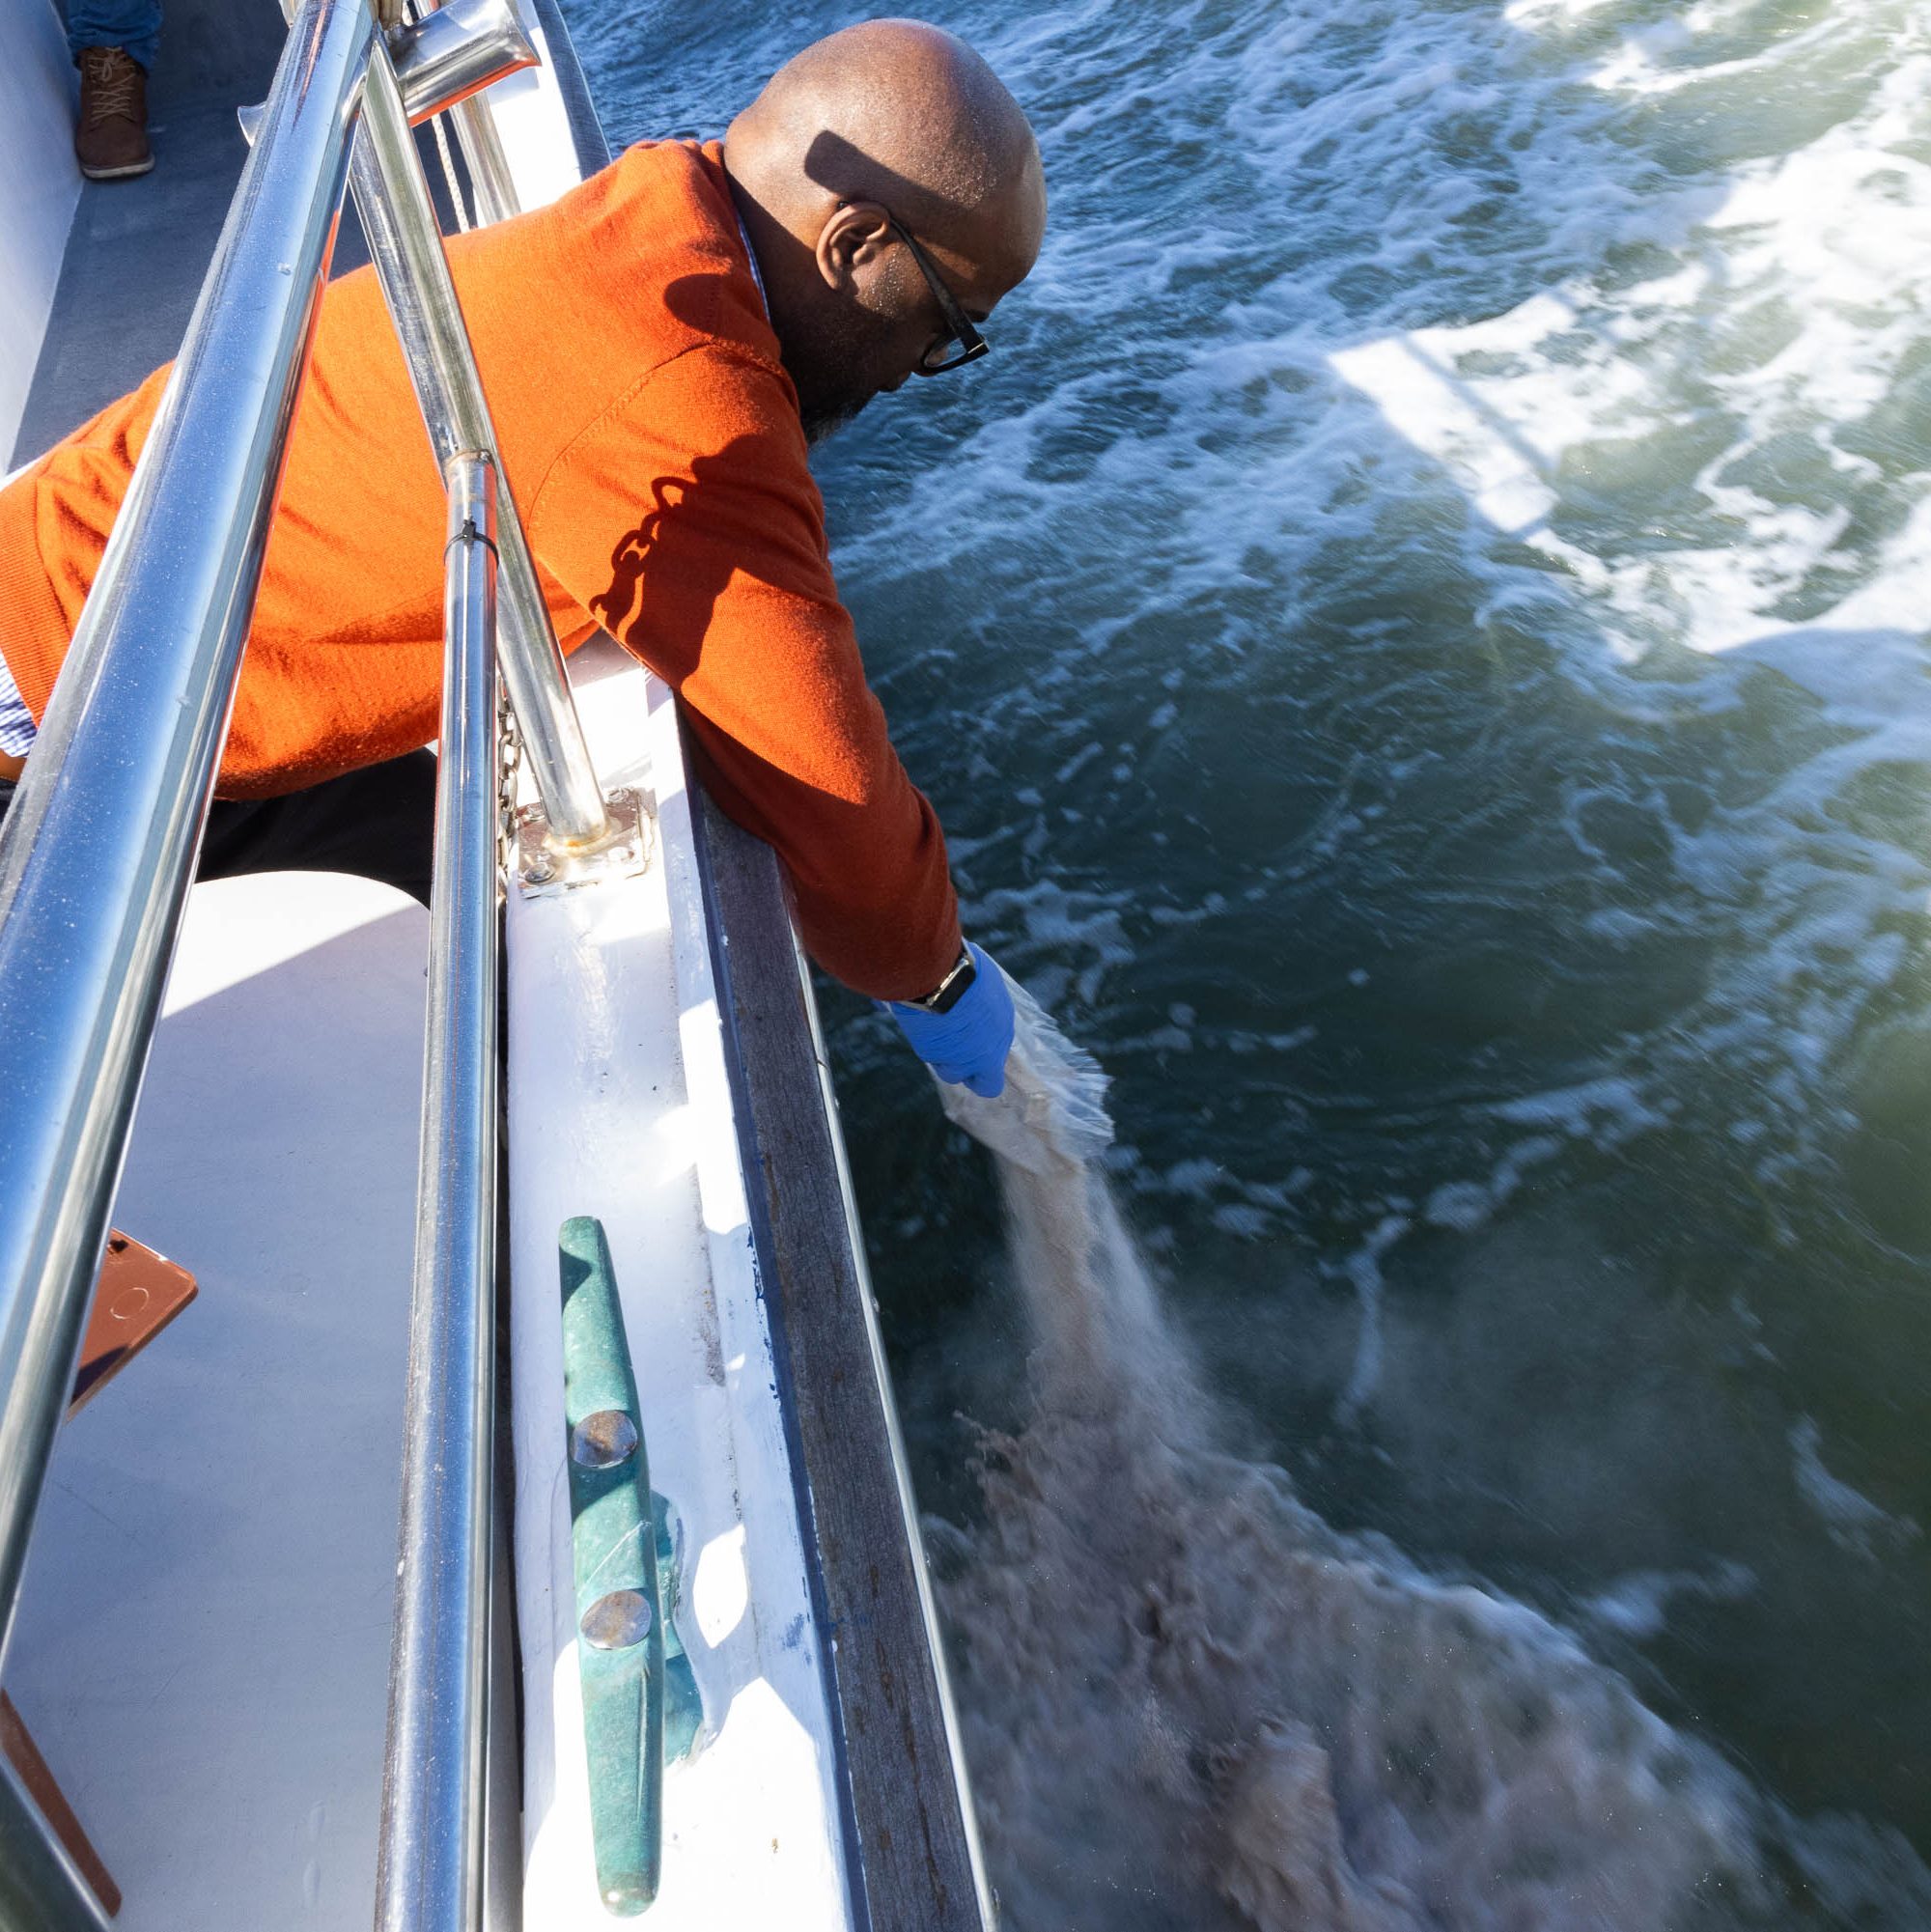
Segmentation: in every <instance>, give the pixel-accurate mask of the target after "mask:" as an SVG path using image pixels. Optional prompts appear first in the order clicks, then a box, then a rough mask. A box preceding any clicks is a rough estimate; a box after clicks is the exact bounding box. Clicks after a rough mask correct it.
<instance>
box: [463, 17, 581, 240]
mask: <svg viewBox="0 0 1931 1932" xmlns="http://www.w3.org/2000/svg"><path fill="white" fill-rule="evenodd" d="M521 13H522V18H523V26H524V28H525V30H526V31H527V32H528V34H529V37H530V39H531V41H532V42H535V45H536V50H537V53H538V54H539V56H540V57H541V59H542V63H543V64H542V66H540V67H534V68H525V69H523V70H522V71H521V72H520V73H513V74H510V75H509V76H507V77H506V78H505V79H502V80H499V81H497V82H496V83H495V84H494V85H493V86H492V87H491V88H490V91H489V93H488V95H486V96H485V97H484V98H486V99H487V100H488V101H489V103H490V114H491V115H492V116H493V117H494V118H495V122H496V133H497V137H498V139H500V140H501V142H502V144H503V158H504V159H505V160H507V161H508V162H509V164H510V173H511V175H512V176H513V177H514V179H515V181H516V183H517V194H518V199H519V200H520V201H521V203H522V205H523V207H524V208H525V209H532V208H547V207H548V206H549V204H550V203H551V202H553V201H554V200H556V198H557V197H558V196H559V195H561V194H567V193H568V192H569V191H570V190H571V189H572V188H574V186H575V185H576V184H577V182H579V181H580V180H581V179H582V177H581V176H580V175H579V174H578V173H577V168H576V144H575V142H574V140H573V138H572V136H571V131H570V110H569V109H568V108H567V107H566V106H565V105H564V100H563V95H562V93H561V92H560V91H559V90H558V88H557V85H556V81H555V78H554V76H553V75H552V74H551V71H550V65H549V42H548V41H547V40H546V38H545V36H544V30H543V26H542V23H541V22H540V21H539V20H537V18H536V17H535V15H534V14H533V13H532V11H531V10H530V9H529V8H528V7H524V8H523V9H521Z"/></svg>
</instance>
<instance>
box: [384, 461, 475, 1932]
mask: <svg viewBox="0 0 1931 1932" xmlns="http://www.w3.org/2000/svg"><path fill="white" fill-rule="evenodd" d="M443 474H444V479H445V481H446V483H447V486H448V490H449V545H448V549H447V552H446V571H447V575H446V582H445V588H444V601H443V624H444V636H445V639H446V642H445V647H444V660H443V682H442V730H441V739H440V745H439V756H438V762H437V768H436V783H435V886H434V903H433V905H432V908H431V912H430V953H429V957H430V989H429V1022H428V1033H427V1036H426V1038H425V1040H424V1043H423V1124H422V1152H421V1162H420V1166H419V1172H418V1180H417V1195H416V1253H415V1291H414V1299H413V1302H412V1303H411V1315H410V1327H409V1380H408V1398H407V1407H406V1410H405V1418H406V1419H405V1424H404V1431H405V1433H404V1446H403V1500H402V1523H401V1528H400V1532H399V1541H400V1561H399V1563H398V1565H397V1573H396V1636H395V1647H394V1651H393V1654H392V1657H391V1661H390V1666H389V1668H390V1674H389V1734H388V1749H387V1753H386V1758H385V1762H384V1767H383V1790H382V1830H381V1840H380V1851H379V1862H378V1875H377V1883H376V1924H377V1926H378V1932H473V1928H475V1927H476V1926H478V1925H479V1924H480V1922H481V1915H482V1902H483V1824H484V1782H483V1762H484V1739H485V1735H486V1731H487V1722H486V1706H487V1686H486V1678H485V1665H486V1661H487V1658H488V1654H489V1631H490V1456H491V1447H492V1441H493V1428H494V1414H495V1411H494V1394H495V1286H496V1082H497V1069H496V1017H497V969H496V908H497V899H496V776H497V771H496V755H497V754H496V737H497V720H496V534H497V525H496V517H495V511H496V502H497V488H496V476H495V472H494V469H493V466H492V465H491V463H490V460H489V458H488V457H487V456H486V455H485V454H483V453H482V452H480V451H475V450H467V451H460V452H458V453H457V454H455V455H453V456H452V457H451V458H450V459H449V461H448V462H447V463H445V465H444V468H443Z"/></svg>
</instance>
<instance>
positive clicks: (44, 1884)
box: [0, 1760, 107, 1932]
mask: <svg viewBox="0 0 1931 1932" xmlns="http://www.w3.org/2000/svg"><path fill="white" fill-rule="evenodd" d="M0 1925H4V1926H5V1927H6V1928H7V1932H107V1915H106V1913H105V1912H103V1911H102V1910H101V1907H100V1902H99V1900H98V1899H97V1898H96V1897H95V1895H94V1890H93V1888H92V1887H91V1886H90V1885H89V1884H88V1882H87V1881H86V1879H85V1878H83V1877H82V1876H81V1874H80V1870H79V1867H78V1866H76V1865H75V1863H74V1862H73V1860H72V1858H71V1857H70V1855H69V1853H68V1849H67V1847H66V1846H65V1845H64V1844H62V1843H61V1841H60V1839H59V1838H58V1837H56V1836H55V1835H54V1834H53V1833H52V1832H51V1831H50V1830H49V1829H48V1827H47V1825H46V1822H45V1821H44V1820H43V1819H42V1816H41V1814H40V1812H39V1810H38V1809H37V1808H36V1807H35V1805H34V1801H33V1800H32V1799H31V1798H30V1797H28V1795H27V1790H26V1787H25V1785H23V1784H22V1783H21V1782H20V1779H19V1776H18V1774H17V1773H16V1772H15V1771H14V1767H13V1766H12V1765H11V1764H8V1763H7V1762H5V1760H0Z"/></svg>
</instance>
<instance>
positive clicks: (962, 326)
mask: <svg viewBox="0 0 1931 1932" xmlns="http://www.w3.org/2000/svg"><path fill="white" fill-rule="evenodd" d="M885 219H886V220H887V221H891V217H890V216H889V215H887V216H886V217H885ZM891 227H892V233H893V234H894V235H896V236H897V237H898V238H899V239H900V240H901V241H903V242H904V243H905V245H906V246H907V247H908V248H910V250H911V259H912V260H913V261H914V262H916V263H917V264H918V272H919V273H920V274H921V275H923V276H924V277H925V286H926V287H927V288H928V289H930V290H931V291H932V298H933V300H934V301H936V302H937V303H938V313H939V314H940V315H942V316H943V317H944V318H945V326H946V327H947V328H948V329H950V330H951V331H952V332H951V334H950V335H947V336H945V337H944V338H943V339H942V340H940V341H938V342H935V343H932V344H931V345H929V346H928V348H927V349H926V351H925V353H924V354H923V355H922V356H920V357H919V359H918V364H917V373H918V374H919V375H921V376H943V375H944V374H945V372H946V371H947V370H948V369H957V368H959V367H960V366H961V364H963V363H966V362H977V361H978V359H979V358H980V357H981V356H982V355H985V354H987V353H989V352H990V350H991V348H992V345H991V344H990V343H988V342H987V340H986V338H985V337H984V336H983V335H981V334H980V333H979V331H978V330H977V329H976V328H974V327H973V326H972V318H971V317H970V316H968V315H967V314H966V313H965V310H964V309H962V308H961V307H960V306H959V298H958V296H956V295H955V294H953V293H952V291H951V290H950V289H948V288H947V287H946V286H945V284H944V283H943V282H942V281H941V280H940V279H939V274H938V269H937V268H935V267H934V266H932V258H931V257H930V256H929V255H927V254H926V252H925V250H924V249H923V248H921V247H920V246H919V245H918V242H917V241H916V240H915V239H914V238H913V237H912V233H911V231H910V229H909V228H902V227H901V226H900V225H899V224H898V223H897V222H896V221H892V222H891ZM955 342H956V343H957V344H958V345H959V347H958V349H957V350H954V351H953V352H952V353H951V354H949V355H948V354H947V353H946V350H947V348H948V346H949V345H951V344H952V343H955ZM934 356H938V358H939V359H938V361H936V362H935V361H934V360H933V357H934Z"/></svg>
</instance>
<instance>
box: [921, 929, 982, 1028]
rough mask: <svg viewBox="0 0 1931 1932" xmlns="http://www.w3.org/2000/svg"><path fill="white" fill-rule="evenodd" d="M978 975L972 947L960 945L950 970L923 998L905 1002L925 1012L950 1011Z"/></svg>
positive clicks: (963, 996)
mask: <svg viewBox="0 0 1931 1932" xmlns="http://www.w3.org/2000/svg"><path fill="white" fill-rule="evenodd" d="M978 977H979V966H978V962H977V961H976V960H974V959H973V957H972V948H971V947H970V946H965V945H962V946H961V947H960V948H959V957H958V959H957V960H955V961H954V962H953V965H952V970H951V971H950V972H948V973H947V974H946V975H945V977H944V978H943V979H941V980H940V981H939V982H938V985H937V986H936V987H934V988H933V990H932V991H931V992H930V993H928V994H926V995H925V997H924V998H923V999H909V1000H907V1001H906V1004H907V1005H908V1006H916V1007H919V1008H921V1009H922V1010H923V1011H925V1012H927V1013H950V1012H951V1011H952V1009H953V1008H954V1007H955V1006H957V1005H958V1004H959V1002H960V1001H961V1000H962V999H964V998H965V989H966V988H967V987H968V986H970V985H971V984H972V982H973V981H974V980H975V979H977V978H978Z"/></svg>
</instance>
